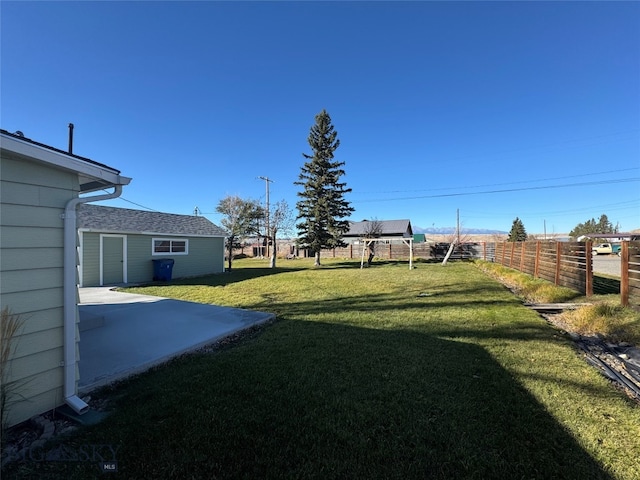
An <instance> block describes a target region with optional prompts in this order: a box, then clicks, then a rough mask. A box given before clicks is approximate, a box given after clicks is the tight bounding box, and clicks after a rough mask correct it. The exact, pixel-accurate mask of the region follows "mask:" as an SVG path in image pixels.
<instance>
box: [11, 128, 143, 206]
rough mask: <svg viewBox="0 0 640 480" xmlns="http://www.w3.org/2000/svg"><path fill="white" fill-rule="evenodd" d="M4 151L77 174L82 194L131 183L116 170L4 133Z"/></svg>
mask: <svg viewBox="0 0 640 480" xmlns="http://www.w3.org/2000/svg"><path fill="white" fill-rule="evenodd" d="M2 149H3V150H7V151H10V152H13V153H15V154H17V155H21V156H24V157H27V158H29V159H32V160H35V161H38V162H42V163H47V164H49V165H51V166H54V167H57V168H60V169H62V170H67V171H72V172H75V173H77V174H78V178H79V180H80V192H81V193H86V192H92V191H96V190H100V189H103V188H109V187H113V186H115V185H128V184H129V182H131V178H128V177H123V176H121V175H120V171H119V170H116V169H115V168H111V167H108V166H106V165H100V164H97V163H89V162H87V161H85V160H82V159H80V158H75V157H73V156H71V155H68V154H64V153H61V152H58V151H54V150H52V149H49V148H45V147H43V146H40V145H35V144H33V143H30V142H26V141H23V140H20V139H17V138H15V137H13V136H11V135H5V134H4V133H3V134H2Z"/></svg>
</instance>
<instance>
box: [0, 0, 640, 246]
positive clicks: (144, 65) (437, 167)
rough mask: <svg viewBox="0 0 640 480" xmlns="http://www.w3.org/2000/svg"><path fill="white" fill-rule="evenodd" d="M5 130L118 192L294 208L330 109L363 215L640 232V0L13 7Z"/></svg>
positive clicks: (162, 201)
mask: <svg viewBox="0 0 640 480" xmlns="http://www.w3.org/2000/svg"><path fill="white" fill-rule="evenodd" d="M0 8H1V11H0V13H1V27H2V34H1V35H2V36H1V43H2V46H1V48H2V50H1V68H2V70H1V90H0V93H1V124H0V125H1V127H2V128H4V129H5V130H8V131H11V132H14V131H16V130H21V131H22V132H24V134H25V136H27V137H29V138H31V139H33V140H36V141H39V142H42V143H45V144H48V145H52V146H55V147H58V148H62V149H66V148H67V136H68V130H67V125H68V123H70V122H73V123H74V124H75V137H74V153H76V154H78V155H82V156H86V157H89V158H91V159H93V160H96V161H98V162H102V163H105V164H107V165H109V166H112V167H114V168H117V169H119V170H121V172H122V174H123V175H125V176H129V177H132V178H133V181H132V182H131V184H130V185H129V186H128V187H126V188H125V190H124V193H123V199H119V200H113V201H110V202H108V203H107V204H108V205H112V206H118V207H125V208H148V209H153V210H158V211H163V212H170V213H181V214H191V213H192V212H193V210H194V207H196V206H197V207H198V208H199V209H200V211H201V212H203V213H205V216H207V218H209V219H210V220H212V221H213V222H215V223H218V222H219V220H220V216H219V215H218V214H216V213H215V208H216V206H217V204H218V202H219V201H220V200H221V199H222V198H223V197H225V196H227V195H239V196H240V197H243V198H247V199H249V198H252V199H256V200H260V201H262V202H264V199H265V182H264V181H262V180H259V179H258V178H257V177H259V176H266V177H269V178H271V179H273V183H271V185H270V200H271V201H272V202H275V201H278V200H286V201H287V202H288V203H289V205H290V206H291V207H292V209H293V208H295V203H296V201H297V199H298V197H297V195H296V192H297V191H298V190H299V187H297V186H295V185H294V184H293V182H294V181H296V180H297V178H298V175H299V173H300V167H301V166H302V164H303V162H304V158H303V157H302V153H303V152H304V153H311V151H310V148H309V145H308V143H307V137H308V134H309V129H310V127H311V126H312V125H313V123H314V117H315V115H316V114H317V113H318V112H320V111H321V110H322V109H323V108H324V109H326V110H327V111H328V112H329V114H330V115H331V118H332V120H333V124H334V126H335V128H336V130H337V131H338V136H339V139H340V141H341V146H340V148H339V149H338V150H337V152H336V159H338V160H341V161H344V162H345V163H346V165H345V170H346V176H345V177H344V178H343V179H344V181H346V183H347V185H348V186H349V187H350V188H352V189H353V192H352V193H351V194H349V195H348V197H347V198H348V199H349V200H350V201H351V202H352V206H353V207H354V208H355V210H356V211H355V213H354V215H353V217H352V219H353V220H362V219H373V218H376V219H378V220H390V219H398V218H409V219H410V220H411V222H412V224H413V225H414V227H416V226H417V227H432V226H435V227H447V226H454V225H455V223H456V210H458V209H459V211H460V222H461V226H462V228H463V229H464V228H489V229H499V230H505V231H508V230H509V229H510V228H511V225H512V222H513V220H514V219H515V218H516V217H519V218H520V219H521V220H522V221H523V222H524V225H525V228H526V229H527V231H528V232H529V233H542V232H543V229H544V225H545V222H546V229H547V232H548V233H554V232H555V233H561V232H568V231H569V230H571V229H572V228H573V227H574V226H575V225H577V224H578V223H581V222H584V221H586V220H588V219H590V218H592V217H593V218H595V219H596V220H597V219H598V217H599V216H600V214H602V213H605V214H607V215H608V216H609V219H610V220H611V221H612V222H613V223H614V224H615V223H617V222H619V225H620V228H621V229H622V230H631V229H637V228H640V193H639V192H640V28H639V25H640V3H639V2H584V3H582V2H473V3H467V2H406V3H404V2H349V3H341V2H326V3H325V2H258V3H253V2H230V3H227V2H150V1H148V2H11V1H2V2H1V4H0Z"/></svg>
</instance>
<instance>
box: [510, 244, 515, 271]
mask: <svg viewBox="0 0 640 480" xmlns="http://www.w3.org/2000/svg"><path fill="white" fill-rule="evenodd" d="M515 250H516V242H511V256H510V257H509V268H512V267H513V252H515Z"/></svg>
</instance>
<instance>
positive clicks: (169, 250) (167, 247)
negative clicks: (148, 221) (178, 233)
mask: <svg viewBox="0 0 640 480" xmlns="http://www.w3.org/2000/svg"><path fill="white" fill-rule="evenodd" d="M152 243H153V250H152V252H151V253H152V255H166V254H172V255H188V254H189V240H185V239H179V240H173V239H170V238H154V239H153V242H152Z"/></svg>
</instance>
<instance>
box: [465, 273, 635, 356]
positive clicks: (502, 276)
mask: <svg viewBox="0 0 640 480" xmlns="http://www.w3.org/2000/svg"><path fill="white" fill-rule="evenodd" d="M476 265H478V267H479V268H480V269H481V270H482V271H484V272H486V273H487V274H489V275H491V276H492V277H494V278H496V279H498V280H500V281H501V282H502V283H504V284H505V285H507V286H508V287H509V288H510V289H512V290H513V291H514V292H515V293H516V294H517V295H519V296H520V297H522V298H523V299H524V300H525V301H527V302H534V303H556V302H560V303H562V302H567V301H569V300H573V301H575V302H576V303H585V306H584V307H580V308H578V309H576V310H567V311H565V312H563V313H562V314H561V317H562V320H563V321H564V322H565V324H566V325H567V327H568V328H569V329H571V331H572V332H575V333H579V334H581V335H596V334H597V335H600V336H601V337H603V338H604V339H606V340H607V341H611V342H627V343H631V344H634V345H640V314H638V312H637V311H635V310H634V309H633V308H631V307H623V306H622V305H621V304H620V280H619V279H616V278H615V277H610V276H607V275H597V276H595V275H594V293H595V294H594V295H592V296H590V297H586V296H581V295H580V294H579V293H578V292H576V291H573V290H570V289H568V288H565V287H558V286H555V285H553V284H552V283H550V282H547V281H545V280H541V279H539V278H533V277H532V276H531V275H527V274H525V273H522V272H519V271H517V270H514V269H512V268H507V267H504V266H502V265H499V264H496V263H490V262H484V261H478V262H476Z"/></svg>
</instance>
